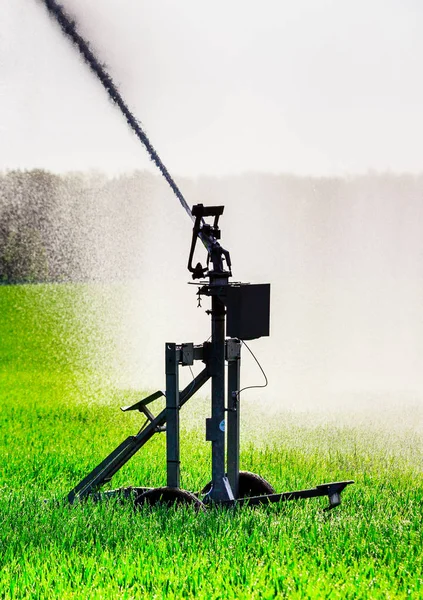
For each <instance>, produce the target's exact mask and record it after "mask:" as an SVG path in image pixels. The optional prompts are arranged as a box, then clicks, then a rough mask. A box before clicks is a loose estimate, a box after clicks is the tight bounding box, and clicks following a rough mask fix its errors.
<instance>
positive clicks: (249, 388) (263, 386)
mask: <svg viewBox="0 0 423 600" xmlns="http://www.w3.org/2000/svg"><path fill="white" fill-rule="evenodd" d="M240 341H241V344H243V345H244V346H245V347H246V348H247V350H248V352H249V353H250V354H251V356H252V357H253V358H254V360H255V361H256V363H257V364H258V366H259V369H260V371H261V372H262V373H263V377H264V381H265V383H264V384H263V385H248V386H246V387H244V388H242V389H240V390H238V391H236V392H234V394H236V395H237V397H238V398H239V395H240V393H241V392H245V390H253V389H258V388H265V387H267V384H268V383H269V382H268V379H267V375H266V373H265V372H264V369H263V367H262V366H261V364H260V363H259V361H258V359H257V357H256V356H255V354H254V353H253V351H252V350H251V348H250V347H249V346H248V345H247V344H246V343H245V342H244V340H240Z"/></svg>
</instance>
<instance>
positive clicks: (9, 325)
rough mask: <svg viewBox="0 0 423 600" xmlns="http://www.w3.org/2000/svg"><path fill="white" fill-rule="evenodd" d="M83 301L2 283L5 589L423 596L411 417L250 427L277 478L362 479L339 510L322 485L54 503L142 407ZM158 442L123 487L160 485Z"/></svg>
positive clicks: (258, 468)
mask: <svg viewBox="0 0 423 600" xmlns="http://www.w3.org/2000/svg"><path fill="white" fill-rule="evenodd" d="M101 293H103V294H105V293H106V292H105V290H103V291H102V292H101ZM100 295H101V294H100ZM89 308H90V307H89V303H88V304H87V300H86V296H85V292H84V286H70V285H62V286H18V287H2V288H0V310H1V315H2V319H1V322H0V340H1V344H0V390H1V412H0V427H1V438H0V453H1V462H0V597H1V598H19V599H21V598H22V599H23V598H31V599H32V598H60V599H63V600H64V599H66V598H99V599H100V598H101V599H103V598H128V599H129V598H207V599H212V598H237V599H238V598H239V599H244V598H245V599H247V598H248V599H250V598H275V597H277V598H334V599H336V598H339V599H341V598H342V599H346V598H354V599H355V598H392V599H393V598H408V597H409V598H420V597H422V598H423V534H422V508H423V476H422V449H423V444H422V436H421V434H420V433H419V429H418V428H417V427H413V426H412V422H411V421H410V424H409V425H408V426H404V427H395V428H393V429H392V430H389V429H387V428H384V427H382V426H381V427H380V429H379V430H378V429H377V428H376V426H375V425H374V423H373V424H368V425H365V424H363V423H361V424H356V425H351V424H348V421H347V420H341V421H340V422H335V421H334V420H332V421H331V420H329V419H328V421H327V422H325V421H324V420H322V419H320V420H319V421H318V422H314V421H313V419H312V418H311V417H310V418H307V419H305V420H304V419H303V418H302V417H301V415H298V416H295V415H293V414H289V413H287V414H285V415H284V414H283V413H281V414H280V415H279V417H278V418H277V419H276V418H273V419H272V422H271V423H268V422H265V423H263V429H262V430H261V433H262V436H260V435H256V436H255V437H253V438H250V439H253V442H248V441H247V439H246V442H245V444H244V445H243V446H242V468H244V469H246V470H251V471H254V472H257V473H260V474H261V475H262V476H264V477H265V478H266V479H268V480H269V481H270V482H271V483H272V484H273V485H274V487H275V488H276V489H277V490H280V491H284V490H289V489H298V488H303V487H311V486H314V485H316V484H318V483H323V482H325V481H331V480H338V479H354V480H355V481H356V483H355V485H354V486H350V487H349V488H348V489H347V490H346V491H345V492H344V494H343V503H342V505H341V506H340V507H339V508H337V509H335V510H334V511H331V512H329V513H324V512H323V511H322V508H323V507H324V506H325V504H326V500H325V499H313V500H309V501H301V502H287V503H284V504H280V505H272V506H269V507H260V508H257V509H254V510H252V509H249V508H248V507H244V508H242V509H237V510H235V511H233V510H219V509H210V510H209V511H208V512H206V513H205V514H201V513H200V514H196V513H195V512H194V511H193V509H191V508H190V507H186V508H178V509H174V508H172V509H165V508H154V509H151V508H148V507H144V508H142V509H141V510H140V511H134V509H133V506H132V505H131V504H130V503H129V502H128V503H127V504H125V505H119V504H117V503H116V502H114V501H109V502H107V503H101V504H93V503H91V502H88V503H85V504H83V505H76V506H73V507H69V506H67V505H66V504H64V503H61V502H57V500H58V499H59V500H60V499H62V498H63V497H64V496H65V495H66V494H67V492H68V491H69V490H70V489H71V488H72V487H73V486H74V485H75V484H76V483H77V482H78V481H79V480H80V479H81V478H82V477H83V476H84V475H86V474H87V472H88V471H89V470H90V469H91V468H92V467H93V466H95V464H97V462H99V461H100V460H101V459H102V458H104V456H105V455H106V454H108V452H109V451H110V450H112V449H113V448H114V447H115V446H116V445H117V444H118V443H119V442H120V441H121V440H123V439H124V438H125V437H126V436H127V435H130V434H133V433H135V432H136V431H137V427H138V425H139V422H140V420H139V417H138V418H137V416H136V415H132V414H131V415H129V416H128V415H124V414H122V413H120V411H119V406H120V405H121V404H125V403H127V401H128V400H129V401H132V400H134V397H133V395H134V394H133V392H132V395H131V394H129V393H125V392H124V391H122V390H120V391H119V390H117V389H116V388H115V387H114V386H113V384H112V383H111V381H110V378H108V377H106V375H105V373H107V365H106V368H104V371H102V370H101V369H99V364H100V362H99V361H97V363H96V362H95V360H94V359H95V356H96V354H98V353H101V351H102V344H104V340H102V339H101V336H99V335H93V331H92V330H91V331H90V330H89V328H87V327H86V326H85V325H84V323H85V321H82V320H81V319H80V318H79V315H80V314H84V315H85V316H86V315H87V312H88V311H89ZM93 337H95V339H96V340H97V345H96V347H95V348H94V349H93V344H92V338H93ZM109 350H110V348H109ZM93 357H94V358H93ZM103 367H104V365H103ZM130 396H132V397H130ZM193 402H196V401H193ZM188 406H189V405H188ZM195 406H196V411H197V413H198V414H202V413H203V412H204V411H205V408H204V403H203V402H202V401H201V400H198V401H197V404H196V405H195ZM245 412H246V424H245V427H244V429H245V430H246V432H248V431H249V428H250V430H251V431H252V428H251V427H250V424H251V423H253V422H254V415H253V408H252V407H251V406H246V408H245ZM204 414H205V413H204ZM382 417H383V415H381V422H382V421H383V418H382ZM184 423H185V424H184V428H185V435H183V438H182V460H183V465H184V467H185V468H184V471H183V486H184V487H185V488H187V489H199V488H201V487H202V486H203V485H204V484H205V483H206V482H207V479H208V473H209V470H210V467H209V459H210V456H209V455H210V447H209V444H207V443H206V442H205V441H204V431H203V421H202V420H201V421H200V423H199V424H195V423H193V422H192V420H190V419H187V418H185V420H184ZM357 423H358V421H357ZM197 425H198V426H197ZM164 442H165V440H164V437H163V436H156V438H154V439H153V440H152V441H151V442H149V444H148V445H147V446H146V447H145V448H144V449H143V450H142V451H141V452H140V453H139V455H137V456H136V457H135V458H134V459H133V460H132V461H130V463H128V465H127V466H126V467H125V468H124V469H122V471H121V472H120V473H118V474H117V475H116V476H115V478H114V480H113V482H112V483H113V487H117V486H119V485H127V484H131V483H132V484H138V485H144V484H145V485H151V486H155V485H163V484H164V476H165V462H164Z"/></svg>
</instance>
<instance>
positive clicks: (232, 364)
mask: <svg viewBox="0 0 423 600" xmlns="http://www.w3.org/2000/svg"><path fill="white" fill-rule="evenodd" d="M233 342H235V340H233V341H232V340H228V345H229V343H231V350H232V352H235V354H231V355H229V356H228V427H227V432H228V433H227V435H228V439H227V444H228V450H227V457H228V460H227V466H228V480H229V484H230V486H231V488H232V493H233V495H234V497H235V498H238V495H239V494H238V479H239V440H240V404H239V390H240V389H241V385H240V374H241V343H240V342H239V341H238V340H237V341H236V342H235V343H233ZM228 354H229V347H228Z"/></svg>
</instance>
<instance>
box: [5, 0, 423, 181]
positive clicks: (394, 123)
mask: <svg viewBox="0 0 423 600" xmlns="http://www.w3.org/2000/svg"><path fill="white" fill-rule="evenodd" d="M63 5H64V6H65V8H66V9H67V10H68V11H69V12H70V13H71V14H72V15H73V16H75V17H76V20H77V21H78V23H79V26H80V31H81V33H82V34H83V35H84V36H85V37H86V38H88V39H89V40H90V41H91V43H92V47H93V48H94V49H95V50H96V51H97V53H98V55H99V57H100V59H101V60H102V61H104V62H105V63H106V64H107V65H108V66H109V69H110V72H111V74H112V76H113V78H114V80H115V82H116V83H117V84H118V85H119V87H120V90H121V93H122V94H123V96H124V98H125V100H126V101H127V103H128V104H129V106H130V107H131V109H132V110H133V112H134V113H135V115H136V116H137V118H138V119H139V120H140V122H141V123H142V125H143V126H144V128H145V130H146V131H147V133H148V135H149V136H150V139H151V141H152V143H153V144H154V146H155V147H156V149H157V150H158V152H159V154H160V156H161V158H162V159H163V161H164V162H165V164H166V166H167V167H168V168H169V170H170V172H171V173H172V174H175V175H187V176H198V175H201V174H207V175H223V174H228V173H240V172H245V171H263V172H271V173H287V172H290V173H296V174H303V175H344V174H348V173H362V172H367V171H368V170H377V171H386V170H391V171H394V172H421V171H422V170H423V169H422V157H423V112H422V109H421V107H422V106H423V79H422V77H421V64H422V58H423V36H422V35H421V31H422V30H423V3H421V2H420V1H419V0H355V1H354V2H351V1H350V0H348V1H346V0H319V2H316V0H295V1H293V0H290V1H288V0H263V1H262V2H260V3H259V2H253V1H252V0H225V1H223V0H215V1H214V2H213V3H211V2H204V1H199V0H181V1H180V2H174V1H172V0H119V1H117V0H101V1H100V0H63ZM0 23H1V29H0V31H1V34H0V35H1V37H0V106H1V111H0V170H6V169H12V168H33V167H42V168H48V169H51V170H54V171H69V170H89V169H97V170H101V171H105V172H108V173H111V174H115V173H119V172H126V171H131V170H134V169H144V168H151V169H153V166H152V165H150V163H149V160H148V158H147V156H146V152H145V150H144V149H143V148H142V147H141V146H140V144H139V142H138V141H137V140H136V139H135V138H134V137H133V135H132V134H131V132H130V131H129V130H128V129H127V126H126V124H125V122H124V120H123V119H122V117H121V116H120V114H119V112H118V111H117V110H116V108H114V107H113V106H112V105H111V103H110V102H109V101H108V99H107V97H106V94H105V93H104V91H103V89H102V88H101V86H100V84H99V83H98V82H96V80H95V78H94V76H93V75H92V74H91V73H90V72H89V70H88V68H87V67H86V66H85V65H84V64H83V63H82V61H81V59H80V58H79V56H78V54H77V52H76V51H75V50H74V48H73V47H72V46H71V44H70V42H69V41H68V40H66V39H65V38H64V37H63V35H62V34H61V32H60V31H59V29H58V27H57V25H56V24H55V23H54V22H53V21H52V20H51V19H50V18H49V17H48V15H47V12H46V10H45V9H44V7H43V5H42V2H41V1H40V0H2V1H1V2H0Z"/></svg>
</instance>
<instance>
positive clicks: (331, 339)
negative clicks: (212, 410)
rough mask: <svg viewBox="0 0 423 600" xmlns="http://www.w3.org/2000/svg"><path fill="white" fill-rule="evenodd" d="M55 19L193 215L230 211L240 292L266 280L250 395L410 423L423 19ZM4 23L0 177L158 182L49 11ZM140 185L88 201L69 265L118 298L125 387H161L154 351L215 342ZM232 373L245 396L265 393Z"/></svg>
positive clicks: (165, 215)
mask: <svg viewBox="0 0 423 600" xmlns="http://www.w3.org/2000/svg"><path fill="white" fill-rule="evenodd" d="M63 4H64V5H65V7H66V8H67V9H68V10H69V11H70V12H72V13H73V14H74V15H75V16H76V17H77V20H78V22H79V23H80V28H81V31H82V33H83V34H84V35H85V36H86V37H87V38H89V40H90V41H91V42H92V44H93V47H94V48H95V50H97V51H98V53H99V56H100V58H101V59H102V60H104V61H105V62H106V63H107V64H108V66H109V68H110V72H111V73H112V75H113V77H114V79H115V81H116V82H117V83H118V85H119V86H120V89H121V92H122V94H123V96H124V97H125V99H126V100H127V102H128V104H129V105H130V106H131V108H132V109H133V110H134V112H135V114H136V116H138V117H139V118H140V120H141V122H142V123H143V124H144V125H145V127H146V130H147V132H148V134H149V135H150V137H151V140H152V142H153V144H154V145H155V146H156V148H157V150H158V151H159V154H160V156H161V157H162V159H163V161H164V162H165V164H166V165H167V166H168V168H169V169H170V171H171V172H172V174H175V175H176V179H177V181H178V183H180V185H181V188H182V190H183V192H184V193H185V196H186V198H187V201H188V203H189V204H193V203H195V202H201V201H202V202H204V203H224V204H225V205H226V212H225V215H224V218H223V222H222V228H223V241H224V243H225V245H226V246H227V247H228V248H229V249H230V250H231V251H232V258H233V262H234V278H235V280H241V279H242V280H244V281H256V282H260V281H262V282H266V281H269V282H271V283H272V337H271V338H270V339H263V340H260V341H258V342H253V343H252V344H251V346H252V347H253V349H254V351H257V354H258V357H259V359H260V360H261V362H262V363H263V366H264V367H265V368H266V370H267V371H268V373H269V376H270V384H269V388H268V389H267V390H265V391H263V392H262V391H259V392H249V393H248V394H257V397H258V398H262V399H264V400H266V401H267V402H272V403H273V405H278V404H281V405H284V406H290V407H297V408H298V407H300V408H302V407H311V406H312V407H314V408H324V407H328V406H349V407H351V406H352V407H355V408H356V409H357V410H362V408H363V407H367V406H373V407H376V408H377V409H378V410H379V409H380V410H383V408H384V407H385V406H386V405H387V404H388V403H390V404H395V405H397V406H422V404H423V402H422V400H423V370H422V352H423V318H422V317H423V314H422V310H423V308H422V307H423V281H422V267H423V236H422V235H421V232H422V226H423V201H422V194H423V184H422V177H421V175H419V173H421V172H422V155H423V154H422V150H423V149H422V144H423V142H422V140H423V117H422V111H421V106H422V105H423V80H422V78H421V76H420V71H421V59H422V57H423V38H422V36H421V34H420V32H421V31H422V25H423V5H422V4H421V3H419V2H417V1H412V0H404V1H402V2H399V1H395V2H394V1H383V2H382V1H378V0H374V1H372V2H364V1H356V2H354V3H351V2H344V1H339V0H338V1H336V2H335V1H332V2H330V1H321V2H314V1H311V0H309V1H306V0H301V1H296V2H282V1H278V2H276V1H267V2H266V1H265V2H261V3H255V2H241V1H238V0H233V1H231V2H222V1H220V0H218V1H217V2H214V3H213V4H210V3H207V4H206V3H203V2H198V1H197V2H194V1H193V0H184V1H183V2H180V3H174V2H171V1H170V0H166V1H165V0H160V1H158V2H157V1H155V2H153V1H151V2H139V1H135V0H132V1H131V0H120V1H119V2H112V1H111V0H102V1H101V2H100V1H99V0H97V1H95V0H67V1H66V2H63ZM0 23H1V25H2V27H1V38H0V44H1V46H0V56H1V62H0V69H1V78H0V85H1V88H0V93H1V106H2V110H1V114H0V127H1V131H0V169H1V170H6V169H11V168H33V167H41V168H45V169H49V170H53V171H63V170H81V171H88V170H90V169H98V170H101V171H104V172H105V173H107V174H108V175H109V176H116V175H118V174H119V173H127V172H130V171H132V170H133V169H151V168H152V167H151V166H150V165H149V162H148V159H147V157H146V155H145V152H144V150H143V148H142V147H141V146H140V145H139V144H138V142H137V141H136V140H135V139H134V138H133V136H132V135H131V133H130V132H129V131H128V130H127V127H126V124H125V123H124V121H123V120H122V118H121V116H120V115H119V113H118V112H117V111H116V110H115V109H114V107H113V106H112V105H111V104H110V103H109V102H108V100H107V98H106V95H105V94H104V92H103V90H102V88H101V87H100V85H99V84H98V83H97V82H96V80H95V79H94V77H93V76H92V75H91V73H90V72H89V71H88V69H87V68H86V66H85V65H84V64H83V63H82V62H81V60H80V59H79V57H78V55H77V53H76V52H75V50H74V49H73V48H72V47H71V45H70V43H69V42H68V41H67V40H65V39H64V38H63V36H62V34H61V33H60V31H59V29H58V27H57V26H56V25H55V24H54V23H53V22H52V21H51V20H50V19H49V17H48V16H47V14H46V11H45V9H44V8H43V7H42V5H41V3H40V2H38V1H37V0H33V1H29V0H25V1H24V0H3V1H2V3H1V5H0ZM376 171H383V172H384V173H383V174H378V173H377V172H376ZM386 171H388V173H386ZM389 171H390V173H389ZM403 172H406V173H407V174H401V173H403ZM289 173H291V174H293V175H288V174H289ZM357 173H364V175H357ZM283 174H285V175H283ZM131 177H132V179H131ZM138 177H139V178H140V181H138V179H137V178H138ZM145 177H146V175H145V173H144V175H142V174H138V175H133V176H124V177H122V178H121V179H118V178H117V179H114V180H113V185H111V186H110V185H109V187H107V186H106V185H105V183H104V181H103V180H102V177H100V176H98V179H97V180H96V179H95V176H92V177H91V179H90V180H89V181H88V180H87V182H86V183H84V184H83V185H82V187H84V186H85V187H86V188H87V189H88V191H86V192H84V193H86V195H85V196H83V198H84V200H86V207H87V210H86V211H84V210H83V209H81V211H80V213H78V214H80V215H81V217H80V226H81V229H80V231H81V232H85V234H84V235H83V236H80V238H79V239H80V243H79V247H80V252H81V256H83V257H86V258H87V257H89V258H90V260H91V263H90V269H91V271H90V272H91V273H94V272H95V273H97V275H98V274H99V273H100V274H102V277H103V278H104V276H105V274H107V273H108V272H110V273H111V274H113V276H112V275H111V276H110V279H111V280H114V279H116V275H117V274H119V273H120V274H123V275H124V277H126V279H127V280H128V281H129V280H131V283H128V285H127V286H126V288H125V292H124V298H123V300H121V301H120V302H119V303H117V305H116V309H115V310H114V312H113V314H111V313H110V316H108V315H106V318H104V315H102V322H103V325H104V324H105V323H107V321H109V326H110V331H112V330H113V326H115V329H114V330H113V333H111V335H112V337H113V336H114V344H115V346H113V347H114V348H116V352H117V355H118V356H119V359H118V360H117V361H116V362H117V363H119V365H120V368H121V372H120V379H119V381H120V385H124V386H138V387H139V386H142V385H148V386H151V387H153V388H158V387H161V386H162V385H163V375H162V373H163V369H164V366H163V356H162V355H163V344H164V342H165V341H166V340H169V341H177V342H181V341H195V342H201V341H204V339H206V338H207V337H208V335H209V332H208V319H207V317H206V316H205V315H204V312H203V311H200V310H196V308H195V306H196V300H195V291H196V289H195V288H192V287H191V286H186V285H185V281H187V280H188V273H187V272H186V260H187V255H188V249H189V243H190V222H189V219H188V218H187V216H186V214H185V213H184V212H183V210H182V209H181V207H180V206H179V204H178V202H177V200H176V199H175V198H174V197H173V196H172V195H171V193H170V191H168V189H167V188H166V186H165V184H164V183H161V182H160V180H159V178H158V177H153V179H148V178H147V179H145ZM141 180H142V181H141ZM146 181H147V184H146ZM106 187H107V189H106ZM111 190H112V191H113V193H111ZM81 193H82V191H81V189H78V194H79V195H80V194H81ZM128 195H129V197H130V198H131V201H128V202H126V203H125V198H128ZM137 195H138V197H139V200H140V207H141V208H140V210H139V212H136V211H134V209H133V200H134V199H136V198H137ZM28 198H29V201H30V195H29V194H28V196H27V200H28ZM63 199H64V200H65V201H66V202H67V203H68V204H66V203H65V204H62V205H61V206H70V205H71V204H72V199H71V198H69V197H68V198H67V199H66V196H63V198H62V201H63ZM74 200H75V199H74ZM75 201H76V200H75ZM111 215H112V217H111ZM116 215H121V219H120V221H119V224H116V225H115V223H116V220H115V219H116ZM84 223H90V224H91V225H90V227H91V229H89V228H88V227H86V228H85V229H84V227H83V225H84ZM93 223H96V224H97V225H96V227H94V229H93V226H92V224H93ZM122 224H123V225H122ZM136 225H139V227H138V228H137V227H136ZM89 231H91V234H89V233H88V232H89ZM93 231H94V232H95V235H92V232H93ZM137 257H139V262H137ZM96 261H97V262H96ZM128 264H130V265H131V267H130V268H128V267H127V265H128ZM125 265H126V266H125ZM100 267H101V268H100ZM118 278H119V277H118ZM204 308H207V307H206V306H205V307H204ZM245 357H246V360H245V365H246V368H245V369H244V372H243V385H244V384H245V385H246V384H253V383H260V382H261V375H260V372H259V371H258V369H257V368H256V366H255V364H254V363H253V361H251V360H250V359H249V358H247V354H246V353H245ZM418 415H419V418H420V416H421V411H420V412H419V413H418ZM381 418H383V414H381Z"/></svg>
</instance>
